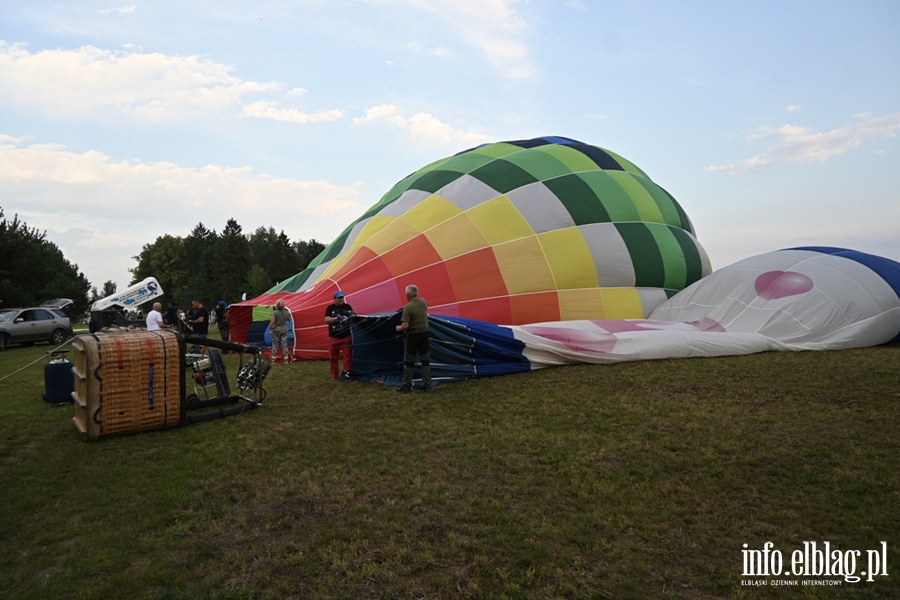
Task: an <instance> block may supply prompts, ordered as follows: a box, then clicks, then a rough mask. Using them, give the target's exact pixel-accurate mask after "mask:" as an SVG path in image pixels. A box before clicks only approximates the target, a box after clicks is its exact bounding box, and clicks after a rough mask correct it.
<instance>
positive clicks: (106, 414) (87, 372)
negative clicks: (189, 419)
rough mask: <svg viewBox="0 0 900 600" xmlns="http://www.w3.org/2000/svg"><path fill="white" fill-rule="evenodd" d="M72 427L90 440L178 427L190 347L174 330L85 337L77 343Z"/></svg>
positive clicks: (127, 332) (182, 409) (100, 334)
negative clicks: (186, 358) (187, 349)
mask: <svg viewBox="0 0 900 600" xmlns="http://www.w3.org/2000/svg"><path fill="white" fill-rule="evenodd" d="M72 345H73V347H74V349H75V353H74V361H73V367H72V372H73V373H74V374H75V391H74V392H73V394H72V396H73V399H74V400H75V416H74V417H73V419H72V420H73V422H74V423H75V427H76V428H77V429H78V431H79V432H80V433H81V436H82V437H83V438H84V439H85V440H87V441H91V440H96V439H98V438H101V437H106V436H112V435H121V434H126V433H137V432H141V431H153V430H159V429H166V428H169V427H176V426H178V425H179V424H180V423H181V421H182V420H183V419H184V415H185V409H184V397H185V366H184V364H185V363H184V356H185V344H184V338H182V337H181V336H180V335H178V334H176V333H173V332H170V331H164V330H163V331H121V332H99V333H93V334H89V335H80V336H78V337H77V338H76V339H75V340H74V342H73V344H72Z"/></svg>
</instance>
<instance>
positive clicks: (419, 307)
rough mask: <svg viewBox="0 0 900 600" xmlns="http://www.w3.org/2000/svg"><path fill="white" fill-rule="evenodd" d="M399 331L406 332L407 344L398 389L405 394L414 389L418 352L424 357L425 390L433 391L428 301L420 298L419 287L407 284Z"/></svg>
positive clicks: (423, 376) (423, 375) (398, 326)
mask: <svg viewBox="0 0 900 600" xmlns="http://www.w3.org/2000/svg"><path fill="white" fill-rule="evenodd" d="M397 331H402V332H406V346H405V350H404V353H403V385H401V386H400V387H399V388H398V389H399V391H400V392H402V393H404V394H408V393H409V392H411V391H412V378H413V367H415V365H416V354H418V355H419V357H420V358H421V359H422V383H423V384H424V385H425V391H426V392H428V393H431V392H432V391H433V389H432V387H431V352H430V349H429V345H428V338H429V331H428V303H427V302H425V299H424V298H419V288H418V287H416V286H414V285H408V286H406V306H404V307H403V312H402V313H401V315H400V325H397Z"/></svg>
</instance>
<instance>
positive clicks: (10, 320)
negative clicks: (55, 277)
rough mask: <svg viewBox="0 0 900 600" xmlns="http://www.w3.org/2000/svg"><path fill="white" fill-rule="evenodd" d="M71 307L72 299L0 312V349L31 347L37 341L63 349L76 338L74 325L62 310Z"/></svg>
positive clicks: (60, 299)
mask: <svg viewBox="0 0 900 600" xmlns="http://www.w3.org/2000/svg"><path fill="white" fill-rule="evenodd" d="M70 304H72V301H71V300H69V299H67V298H58V299H56V300H50V301H48V302H44V303H43V304H41V305H40V306H33V307H28V308H3V309H0V350H6V348H7V346H9V345H10V344H22V345H23V346H30V345H31V344H33V343H35V342H49V343H50V344H51V345H53V346H59V345H60V344H62V343H63V342H65V341H66V340H67V339H69V338H70V337H72V323H71V322H70V321H69V317H68V316H67V315H66V313H64V312H63V310H62V309H63V308H65V307H66V306H68V305H70Z"/></svg>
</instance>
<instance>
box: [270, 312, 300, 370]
mask: <svg viewBox="0 0 900 600" xmlns="http://www.w3.org/2000/svg"><path fill="white" fill-rule="evenodd" d="M290 320H291V311H289V310H288V309H286V308H285V307H284V300H279V301H278V302H276V303H275V310H273V311H272V318H271V319H269V335H271V336H272V361H273V362H278V346H281V347H282V348H283V349H284V350H283V357H284V358H283V360H284V362H293V360H294V358H293V357H292V356H290V354H289V353H288V342H287V338H288V327H287V324H288V321H290Z"/></svg>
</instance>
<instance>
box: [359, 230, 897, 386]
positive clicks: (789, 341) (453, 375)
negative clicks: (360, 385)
mask: <svg viewBox="0 0 900 600" xmlns="http://www.w3.org/2000/svg"><path fill="white" fill-rule="evenodd" d="M391 318H393V319H396V317H370V318H368V319H359V320H358V321H357V323H355V324H354V333H353V336H354V343H355V342H356V340H357V339H359V340H360V341H361V342H364V343H363V344H361V346H360V351H359V354H358V356H359V358H360V373H359V375H360V377H361V378H366V379H377V380H382V381H390V380H391V377H394V378H395V379H396V378H398V377H399V373H400V370H399V368H398V367H397V363H398V362H399V360H400V356H401V355H400V352H401V348H400V346H399V345H397V346H396V347H395V348H394V350H393V352H394V355H391V352H390V348H391V345H390V344H391V340H390V338H391V337H392V334H391V333H390V329H391V328H382V327H381V326H380V325H379V323H378V321H379V319H387V320H388V321H390V319H391ZM431 323H432V337H433V338H435V341H434V342H433V343H432V346H431V347H432V363H433V364H434V363H437V364H438V365H439V366H438V367H435V368H434V369H433V371H434V372H435V373H436V377H437V378H438V379H444V380H452V379H466V378H470V377H479V376H489V375H498V374H506V373H516V372H521V371H527V370H532V369H538V368H541V367H547V366H554V365H564V364H579V363H615V362H623V361H634V360H649V359H660V358H683V357H701V356H706V357H710V356H729V355H739V354H750V353H754V352H764V351H770V350H842V349H849V348H860V347H866V346H874V345H878V344H883V343H887V342H892V341H900V264H898V263H897V262H895V261H892V260H890V259H887V258H883V257H879V256H873V255H870V254H865V253H862V252H855V251H852V250H845V249H839V248H827V247H811V248H795V249H790V250H780V251H776V252H770V253H767V254H762V255H759V256H755V257H752V258H748V259H745V260H742V261H740V262H737V263H735V264H733V265H730V266H728V267H725V268H723V269H721V270H719V271H716V272H715V273H713V274H711V275H710V276H708V277H705V278H704V279H702V280H701V281H698V282H696V283H694V284H693V285H691V286H690V287H688V288H686V289H685V290H683V291H681V292H679V293H678V294H676V295H675V296H674V297H672V298H671V299H669V300H668V301H666V302H664V303H662V304H661V305H660V306H658V307H657V308H656V309H655V310H654V311H653V313H652V314H651V315H650V318H649V319H613V320H576V321H556V322H546V323H533V324H528V325H519V326H498V325H491V324H487V323H483V322H473V321H466V320H462V319H454V318H447V319H441V318H439V317H434V318H432V319H431ZM387 324H388V325H389V324H390V323H389V322H388V323H387ZM379 336H381V337H382V339H381V341H380V342H379V339H378V338H379ZM374 349H378V352H379V353H380V355H376V353H375V352H372V350H374Z"/></svg>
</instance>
